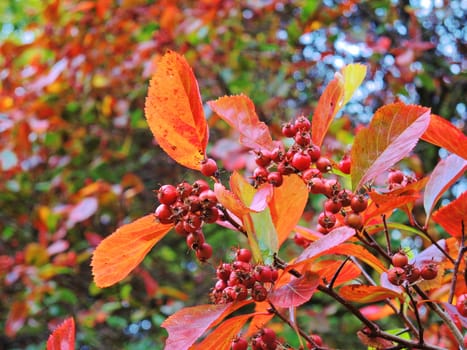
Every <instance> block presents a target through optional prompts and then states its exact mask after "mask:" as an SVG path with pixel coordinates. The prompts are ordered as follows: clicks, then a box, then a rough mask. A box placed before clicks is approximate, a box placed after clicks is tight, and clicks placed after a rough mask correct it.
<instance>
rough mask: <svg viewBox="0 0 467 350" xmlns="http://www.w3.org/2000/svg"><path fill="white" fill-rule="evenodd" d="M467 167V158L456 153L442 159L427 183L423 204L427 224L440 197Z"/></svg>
mask: <svg viewBox="0 0 467 350" xmlns="http://www.w3.org/2000/svg"><path fill="white" fill-rule="evenodd" d="M466 169H467V160H465V159H462V158H460V157H458V156H457V155H455V154H451V155H449V156H448V157H447V158H446V159H443V160H441V161H440V162H439V163H438V164H437V165H436V167H435V168H434V169H433V172H432V173H431V176H430V179H429V180H428V183H427V184H426V188H425V194H424V198H423V206H424V207H425V213H426V220H425V225H426V224H427V223H428V220H429V219H430V215H431V211H432V210H433V207H434V205H435V204H436V202H437V201H438V199H439V197H441V195H442V194H443V193H444V192H445V191H446V190H447V189H448V188H449V187H450V186H451V185H452V184H453V183H454V182H455V181H456V180H457V179H458V178H459V177H461V176H462V175H463V174H464V172H465V170H466Z"/></svg>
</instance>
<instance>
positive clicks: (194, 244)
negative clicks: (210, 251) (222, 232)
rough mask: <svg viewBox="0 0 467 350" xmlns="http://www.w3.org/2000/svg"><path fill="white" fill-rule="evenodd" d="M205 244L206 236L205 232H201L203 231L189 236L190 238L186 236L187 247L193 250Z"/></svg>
mask: <svg viewBox="0 0 467 350" xmlns="http://www.w3.org/2000/svg"><path fill="white" fill-rule="evenodd" d="M204 242H205V239H204V234H203V232H201V230H200V231H196V232H192V233H190V234H188V236H186V245H187V246H188V247H189V248H191V249H194V250H196V249H198V247H199V246H201V244H203V243H204Z"/></svg>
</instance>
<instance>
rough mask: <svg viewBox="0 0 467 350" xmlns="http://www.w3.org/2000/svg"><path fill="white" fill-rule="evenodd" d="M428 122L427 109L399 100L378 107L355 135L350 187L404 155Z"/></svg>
mask: <svg viewBox="0 0 467 350" xmlns="http://www.w3.org/2000/svg"><path fill="white" fill-rule="evenodd" d="M429 122H430V110H429V109H428V108H424V107H420V106H415V105H406V104H404V103H401V102H399V103H393V104H390V105H386V106H384V107H381V108H380V109H378V110H377V111H376V113H375V115H374V117H373V119H372V121H371V123H370V125H369V126H368V127H367V128H363V129H361V130H360V132H359V133H358V134H357V136H356V137H355V141H354V144H353V147H352V151H351V159H352V168H351V179H352V187H353V188H354V189H355V190H357V189H358V188H360V187H361V186H362V185H363V184H365V183H367V182H370V181H372V180H373V179H374V178H376V177H377V176H378V175H380V174H381V173H383V172H384V171H386V170H388V169H389V168H390V167H392V166H393V165H394V164H395V163H397V162H398V161H399V160H401V159H402V158H404V157H406V156H407V155H408V154H409V153H410V151H411V150H412V149H413V148H414V147H415V145H416V144H417V142H418V139H419V138H420V136H421V135H422V134H423V133H424V131H425V130H426V128H427V126H428V124H429Z"/></svg>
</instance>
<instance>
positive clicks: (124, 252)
mask: <svg viewBox="0 0 467 350" xmlns="http://www.w3.org/2000/svg"><path fill="white" fill-rule="evenodd" d="M172 227H173V225H172V224H169V225H165V224H161V223H159V222H158V221H156V219H155V217H154V215H153V214H149V215H146V216H144V217H142V218H140V219H138V220H136V221H133V222H132V223H129V224H127V225H124V226H122V227H120V228H118V229H117V231H115V232H114V233H112V234H111V235H110V236H108V237H106V238H105V239H104V240H103V241H102V242H101V243H100V244H99V245H98V246H97V248H96V250H95V251H94V253H93V257H92V262H91V265H92V273H93V275H94V282H95V283H96V285H97V286H98V287H101V288H104V287H108V286H111V285H112V284H114V283H117V282H119V281H121V280H122V279H124V278H125V277H126V276H128V274H129V273H130V272H131V271H132V270H133V269H134V268H135V267H136V266H138V264H139V263H140V262H141V261H142V260H143V259H144V257H145V256H146V254H147V253H148V252H149V251H150V250H151V248H152V247H153V246H154V245H155V244H156V243H157V242H159V241H160V240H161V239H162V238H163V237H164V236H165V235H166V234H167V232H169V231H170V229H171V228H172Z"/></svg>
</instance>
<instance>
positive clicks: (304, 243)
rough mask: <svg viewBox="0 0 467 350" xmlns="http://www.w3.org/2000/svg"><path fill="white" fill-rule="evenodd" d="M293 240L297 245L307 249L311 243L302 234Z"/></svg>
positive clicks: (296, 235) (295, 236)
mask: <svg viewBox="0 0 467 350" xmlns="http://www.w3.org/2000/svg"><path fill="white" fill-rule="evenodd" d="M293 240H294V242H295V244H296V245H298V246H300V247H303V248H306V247H308V246H309V245H310V241H309V240H307V239H306V238H305V237H303V236H302V235H301V234H300V233H295V235H294V237H293Z"/></svg>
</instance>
